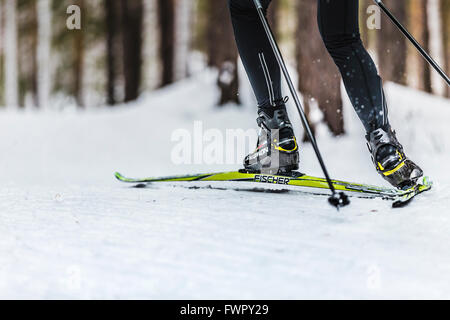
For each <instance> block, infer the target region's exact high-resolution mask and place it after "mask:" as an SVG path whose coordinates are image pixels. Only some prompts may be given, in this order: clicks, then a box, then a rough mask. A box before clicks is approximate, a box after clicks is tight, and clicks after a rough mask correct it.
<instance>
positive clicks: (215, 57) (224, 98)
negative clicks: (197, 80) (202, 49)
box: [206, 1, 240, 106]
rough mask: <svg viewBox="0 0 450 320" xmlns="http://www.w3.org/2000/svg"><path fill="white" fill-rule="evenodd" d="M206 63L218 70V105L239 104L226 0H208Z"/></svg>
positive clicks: (235, 55)
mask: <svg viewBox="0 0 450 320" xmlns="http://www.w3.org/2000/svg"><path fill="white" fill-rule="evenodd" d="M206 37H207V46H208V47H207V52H208V64H209V66H211V67H215V68H217V69H218V70H219V76H218V79H217V84H218V86H219V88H220V92H221V94H220V100H219V106H222V105H224V104H227V103H237V104H240V99H239V95H238V90H239V78H238V66H237V59H238V52H237V48H236V42H235V40H234V33H233V29H232V26H231V19H230V16H229V11H228V7H227V2H226V1H209V2H208V25H207V35H206Z"/></svg>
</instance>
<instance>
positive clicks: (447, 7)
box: [441, 0, 450, 98]
mask: <svg viewBox="0 0 450 320" xmlns="http://www.w3.org/2000/svg"><path fill="white" fill-rule="evenodd" d="M441 7H442V10H441V14H442V24H443V26H444V28H443V30H442V32H443V33H444V36H443V40H444V53H445V54H444V59H445V66H444V67H445V70H446V71H447V72H446V73H447V74H450V1H448V0H441ZM446 95H447V97H448V98H450V87H449V86H447V93H446Z"/></svg>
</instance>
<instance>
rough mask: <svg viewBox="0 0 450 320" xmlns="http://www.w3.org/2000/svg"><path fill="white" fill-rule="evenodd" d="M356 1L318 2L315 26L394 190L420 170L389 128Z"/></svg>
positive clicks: (376, 160) (379, 167) (377, 162)
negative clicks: (366, 47) (360, 29)
mask: <svg viewBox="0 0 450 320" xmlns="http://www.w3.org/2000/svg"><path fill="white" fill-rule="evenodd" d="M358 21H359V3H358V0H339V1H330V0H318V23H319V29H320V33H321V35H322V38H323V41H324V43H325V46H326V47H327V49H328V51H329V53H330V55H331V56H332V57H333V59H334V61H335V63H336V65H337V66H338V68H339V70H340V72H341V74H342V78H343V80H344V85H345V87H346V90H347V93H348V95H349V97H350V100H351V102H352V104H353V107H354V108H355V110H356V113H357V114H358V116H359V118H360V119H361V121H362V123H363V125H364V127H365V129H366V131H367V136H366V137H367V140H368V145H369V149H370V151H371V153H372V158H373V162H374V164H375V166H376V168H377V170H378V172H379V173H380V174H381V175H382V176H383V177H384V178H385V179H386V180H387V181H389V182H390V183H391V184H393V185H394V186H396V187H401V188H402V187H405V186H408V185H411V184H412V183H415V182H416V181H417V179H418V178H419V177H420V176H422V174H423V172H422V170H421V169H420V168H419V167H418V166H417V165H415V164H414V163H413V162H412V161H410V160H408V159H407V158H406V155H405V153H404V151H403V147H402V145H401V144H400V143H399V142H398V140H397V138H396V134H395V132H394V131H392V129H391V127H390V125H389V119H388V110H387V106H386V99H385V97H384V92H383V87H382V81H381V78H380V76H379V75H378V71H377V69H376V66H375V63H374V62H373V60H372V58H371V57H370V55H369V54H368V53H367V51H366V49H365V48H364V46H363V44H362V41H361V38H360V33H359V23H358Z"/></svg>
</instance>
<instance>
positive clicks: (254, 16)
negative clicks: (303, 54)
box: [228, 0, 388, 132]
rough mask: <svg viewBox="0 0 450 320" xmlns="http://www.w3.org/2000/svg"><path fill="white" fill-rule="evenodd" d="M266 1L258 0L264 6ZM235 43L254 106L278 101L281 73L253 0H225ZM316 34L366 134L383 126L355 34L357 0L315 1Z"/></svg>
mask: <svg viewBox="0 0 450 320" xmlns="http://www.w3.org/2000/svg"><path fill="white" fill-rule="evenodd" d="M270 1H271V0H261V3H262V5H263V6H264V8H265V10H267V8H268V6H269V4H270ZM228 4H229V7H230V12H231V18H232V22H233V28H234V32H235V37H236V43H237V46H238V49H239V53H240V55H241V59H242V62H243V64H244V67H245V69H246V71H247V74H248V77H249V79H250V82H251V84H252V87H253V90H254V92H255V95H256V98H257V100H258V105H259V107H263V108H267V107H270V106H271V105H281V104H283V95H282V93H281V73H280V68H279V66H278V64H277V61H276V59H275V56H274V54H273V51H272V48H271V46H270V43H269V41H268V39H267V37H266V34H265V32H264V29H263V26H262V24H261V22H260V21H259V17H258V13H257V11H256V9H255V6H254V4H253V0H228ZM317 4H318V24H319V30H320V34H321V35H322V39H323V41H324V43H325V46H326V47H327V49H328V52H329V53H330V55H331V56H332V57H333V59H334V62H335V63H336V65H337V66H338V68H339V70H340V72H341V74H342V78H343V80H344V84H345V88H346V90H347V93H348V95H349V97H350V100H351V102H352V104H353V107H354V108H355V110H356V113H357V114H358V116H359V118H360V119H361V121H362V123H363V125H364V127H365V128H366V131H367V132H371V131H373V130H375V129H378V128H380V127H383V126H386V125H388V119H387V107H386V102H385V99H384V94H383V89H382V81H381V78H380V77H379V76H378V72H377V69H376V66H375V63H374V62H373V60H372V58H371V57H370V55H369V54H368V53H367V51H366V49H365V48H364V47H363V44H362V42H361V38H360V33H359V22H358V21H359V19H358V12H359V3H358V0H317Z"/></svg>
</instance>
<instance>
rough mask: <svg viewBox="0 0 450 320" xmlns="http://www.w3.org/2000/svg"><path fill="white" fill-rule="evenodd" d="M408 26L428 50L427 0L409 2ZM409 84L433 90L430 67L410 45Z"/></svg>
mask: <svg viewBox="0 0 450 320" xmlns="http://www.w3.org/2000/svg"><path fill="white" fill-rule="evenodd" d="M408 27H409V30H410V31H411V33H412V34H413V35H414V37H415V38H416V39H417V41H418V42H419V43H420V44H421V45H422V46H423V47H424V48H425V49H426V50H428V47H429V35H428V14H427V0H415V1H410V2H409V23H408ZM408 84H409V85H411V86H413V87H415V88H417V89H419V90H423V91H426V92H431V73H430V67H429V65H428V63H427V62H426V61H425V60H424V59H423V58H422V56H421V55H420V53H418V52H417V50H416V49H415V48H414V47H413V46H408Z"/></svg>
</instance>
